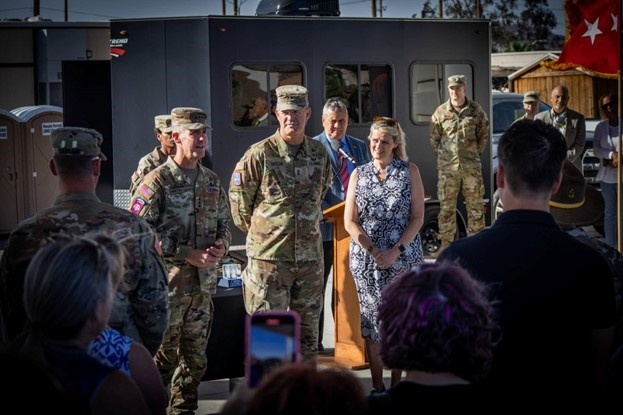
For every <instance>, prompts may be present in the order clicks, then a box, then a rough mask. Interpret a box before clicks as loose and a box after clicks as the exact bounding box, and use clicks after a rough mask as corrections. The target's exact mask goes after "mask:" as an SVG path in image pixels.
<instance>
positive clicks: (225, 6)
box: [221, 0, 227, 16]
mask: <svg viewBox="0 0 623 415" xmlns="http://www.w3.org/2000/svg"><path fill="white" fill-rule="evenodd" d="M221 7H222V9H223V16H226V15H227V0H222V2H221Z"/></svg>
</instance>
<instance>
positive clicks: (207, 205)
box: [130, 108, 231, 414]
mask: <svg viewBox="0 0 623 415" xmlns="http://www.w3.org/2000/svg"><path fill="white" fill-rule="evenodd" d="M171 116H172V125H173V131H172V136H173V140H174V141H175V145H176V150H175V155H174V156H173V157H169V159H168V160H167V161H166V162H165V163H164V164H163V165H161V166H160V167H157V168H156V169H155V170H152V171H151V172H150V173H148V174H147V175H146V176H145V178H144V179H143V181H142V182H141V184H140V185H139V186H138V188H137V189H136V191H135V192H134V194H133V195H132V201H131V208H130V209H131V211H132V212H134V213H136V214H138V215H140V216H142V217H144V218H145V219H146V220H147V222H149V223H150V224H151V225H152V226H153V227H154V229H155V230H156V232H158V235H159V236H160V238H161V240H162V252H163V255H164V259H165V262H166V264H167V266H168V269H169V309H170V324H169V328H168V330H167V332H166V333H165V336H164V341H163V343H162V347H161V348H160V350H158V353H157V354H156V364H157V366H158V369H159V370H160V375H161V376H162V380H163V382H164V384H165V385H168V384H169V382H170V383H171V399H170V413H171V414H181V413H194V411H195V410H196V409H197V401H198V396H197V389H198V387H199V384H200V383H201V379H202V378H203V375H204V374H205V371H206V368H207V356H206V346H207V344H208V338H209V336H210V329H211V325H212V319H213V311H214V306H213V304H212V294H213V293H215V292H216V268H215V266H216V264H217V263H218V262H219V260H220V259H221V258H222V257H223V256H224V255H225V254H226V253H227V251H228V249H229V245H230V243H231V233H230V231H229V222H230V221H231V218H230V214H229V203H228V201H227V193H225V190H223V187H222V186H221V182H220V179H219V177H218V176H217V175H216V174H215V173H214V172H213V171H212V170H210V169H208V168H207V167H205V166H203V165H201V163H200V162H199V161H200V160H201V159H202V158H203V157H204V156H205V154H206V145H207V135H206V129H207V128H208V126H207V125H206V113H205V112H204V111H203V110H201V109H198V108H174V109H173V110H172V112H171Z"/></svg>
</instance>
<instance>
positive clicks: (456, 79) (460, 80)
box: [448, 75, 467, 88]
mask: <svg viewBox="0 0 623 415" xmlns="http://www.w3.org/2000/svg"><path fill="white" fill-rule="evenodd" d="M465 85H467V81H466V80H465V75H452V76H451V77H449V78H448V86H449V87H450V88H452V87H453V86H465Z"/></svg>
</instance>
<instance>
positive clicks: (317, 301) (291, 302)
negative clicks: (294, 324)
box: [242, 258, 324, 361]
mask: <svg viewBox="0 0 623 415" xmlns="http://www.w3.org/2000/svg"><path fill="white" fill-rule="evenodd" d="M322 272H323V260H322V258H320V259H318V260H316V261H305V262H298V263H295V262H290V261H285V262H278V261H263V260H258V259H252V258H249V261H248V263H247V266H246V268H245V269H244V271H243V272H242V281H243V282H244V285H243V294H244V305H245V308H246V310H247V313H249V314H252V313H254V312H256V311H268V310H294V311H296V312H297V313H298V314H299V316H300V317H301V354H302V356H303V360H304V361H311V360H313V359H315V358H316V353H317V351H318V320H319V317H320V311H322V306H323V303H322V289H323V285H324V284H323V276H322Z"/></svg>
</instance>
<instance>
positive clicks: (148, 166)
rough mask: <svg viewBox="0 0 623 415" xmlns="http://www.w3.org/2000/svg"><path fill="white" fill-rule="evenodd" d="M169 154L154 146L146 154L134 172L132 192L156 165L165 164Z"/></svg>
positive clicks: (131, 192) (131, 185)
mask: <svg viewBox="0 0 623 415" xmlns="http://www.w3.org/2000/svg"><path fill="white" fill-rule="evenodd" d="M167 158H168V156H167V155H166V154H164V153H163V152H162V150H161V149H160V147H156V148H154V151H152V152H151V153H149V154H146V155H144V156H143V157H142V158H141V159H140V160H139V162H138V167H137V168H136V171H135V172H134V173H132V179H131V180H132V183H131V184H130V194H133V193H134V192H135V191H136V188H137V187H138V185H139V184H140V183H141V180H143V177H145V175H146V174H147V173H149V172H150V171H152V170H154V169H155V168H156V167H158V166H160V165H161V164H164V162H165V161H167Z"/></svg>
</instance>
